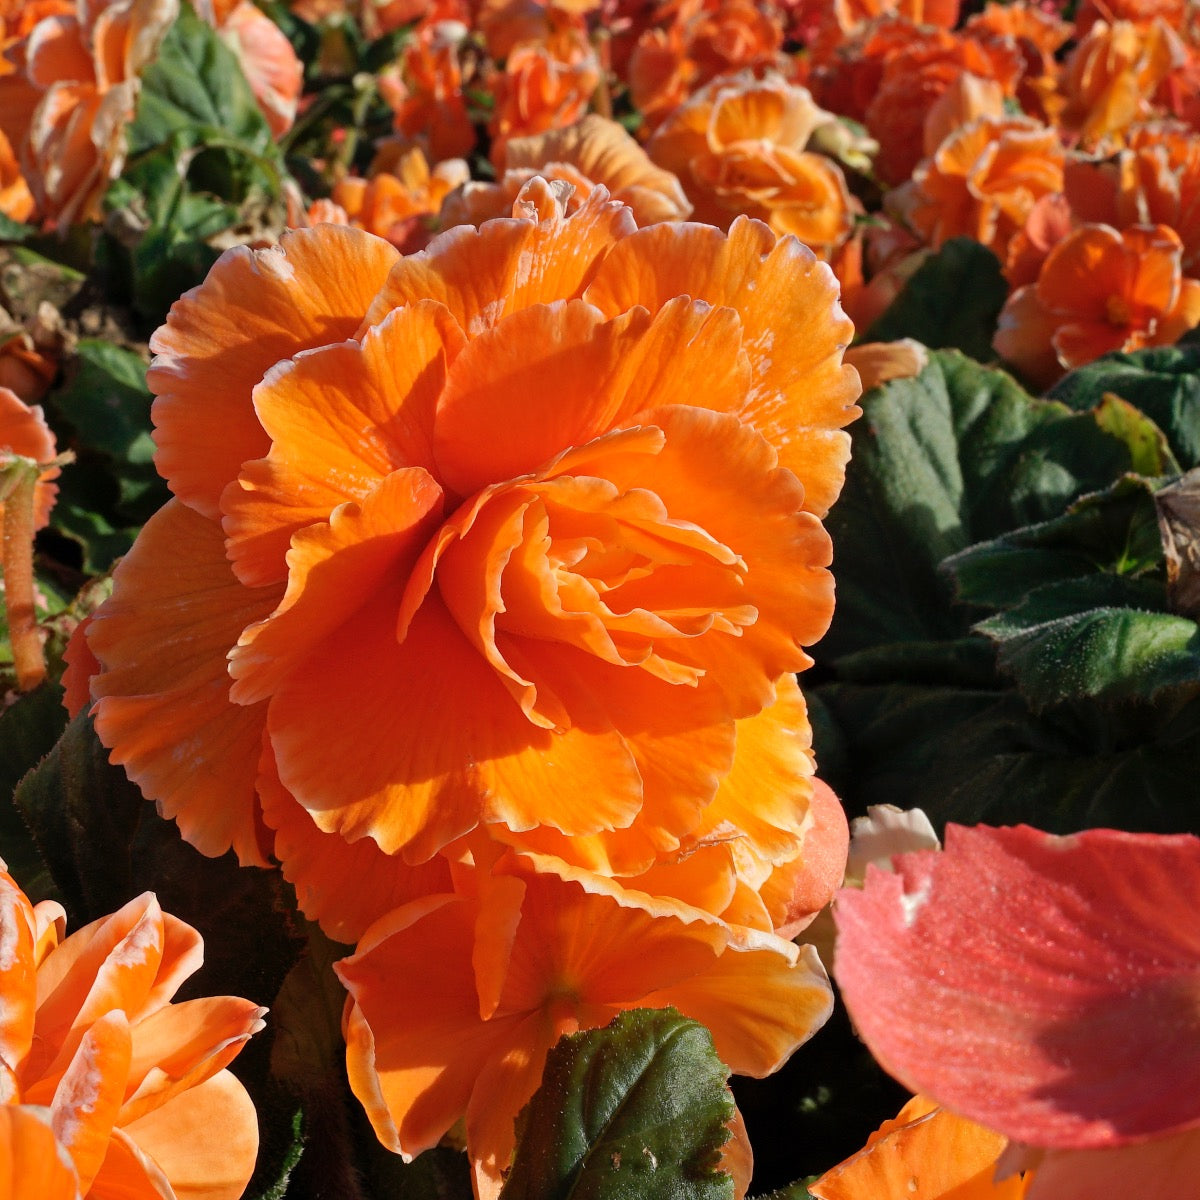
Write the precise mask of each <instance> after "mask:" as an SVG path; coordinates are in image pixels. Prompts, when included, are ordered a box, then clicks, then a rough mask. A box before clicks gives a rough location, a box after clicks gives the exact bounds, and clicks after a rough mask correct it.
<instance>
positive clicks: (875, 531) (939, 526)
mask: <svg viewBox="0 0 1200 1200" xmlns="http://www.w3.org/2000/svg"><path fill="white" fill-rule="evenodd" d="M862 406H863V417H862V419H861V420H860V421H858V422H857V423H856V424H855V425H854V426H853V427H852V437H853V442H854V450H853V457H852V459H851V463H850V468H849V471H848V473H847V478H846V487H845V489H844V490H843V493H842V497H841V499H840V500H839V502H838V504H837V505H836V506H835V507H834V509H833V511H832V512H831V513H830V516H829V520H828V526H829V530H830V533H831V535H832V537H833V543H834V554H835V560H834V571H835V574H836V577H837V583H838V605H837V610H836V612H835V615H834V622H833V627H832V629H831V630H830V632H829V634H828V635H827V637H826V638H825V640H824V641H823V642H822V643H821V644H820V646H819V647H818V651H817V654H818V657H819V659H820V660H821V661H823V662H829V661H836V660H838V659H839V658H840V657H842V656H844V655H847V654H851V653H854V652H856V651H860V650H867V649H874V648H877V647H878V646H880V645H881V644H886V643H891V642H924V641H941V640H945V639H954V638H959V637H963V636H965V635H966V634H967V632H968V630H969V627H970V624H971V621H972V620H973V619H976V618H977V616H978V615H979V614H974V616H973V615H972V614H970V613H969V612H967V611H966V610H964V609H961V608H954V607H953V606H952V599H953V597H952V589H951V586H950V581H949V579H948V578H947V577H945V576H944V575H942V574H940V573H939V567H940V564H941V562H942V560H943V559H945V558H947V557H949V556H950V555H952V554H955V553H957V552H959V551H962V550H965V549H966V548H967V547H968V546H971V545H972V544H974V543H976V542H980V541H983V540H986V539H990V538H995V537H997V536H999V535H1001V534H1003V533H1007V532H1008V531H1010V530H1011V529H1013V528H1014V527H1017V526H1021V525H1026V524H1029V523H1031V522H1038V521H1044V520H1048V519H1050V518H1052V517H1056V516H1058V515H1060V514H1061V513H1062V511H1063V509H1064V507H1065V506H1066V505H1067V504H1069V503H1070V502H1071V501H1073V500H1075V499H1076V498H1077V497H1078V496H1080V495H1081V494H1083V493H1085V492H1089V491H1093V490H1096V489H1099V488H1101V487H1104V486H1106V485H1108V484H1109V483H1110V482H1111V481H1112V480H1113V478H1114V477H1115V476H1117V475H1119V474H1121V473H1122V472H1124V471H1127V470H1128V469H1129V467H1130V465H1131V456H1130V451H1129V448H1128V446H1127V445H1126V444H1125V443H1124V442H1123V441H1122V440H1120V439H1119V438H1116V437H1113V436H1112V435H1111V434H1108V433H1106V432H1104V431H1103V430H1102V429H1101V428H1100V427H1099V425H1098V424H1097V423H1096V421H1095V420H1094V418H1093V417H1092V416H1091V414H1076V413H1072V412H1071V411H1070V410H1069V409H1068V408H1066V406H1065V405H1062V404H1057V403H1054V402H1051V401H1045V400H1035V399H1033V398H1032V397H1030V396H1029V395H1027V394H1026V393H1025V392H1024V391H1023V390H1022V389H1021V387H1020V386H1019V385H1018V384H1017V383H1016V382H1015V381H1014V380H1013V379H1012V378H1011V377H1010V376H1008V375H1006V374H1004V373H1003V372H1001V371H996V370H991V369H988V368H985V367H981V366H979V365H978V364H977V363H973V362H971V361H970V360H969V359H967V358H964V357H963V356H962V355H960V354H957V353H954V352H939V353H935V354H933V355H931V356H930V362H929V365H928V366H927V367H926V368H925V370H924V371H922V372H921V374H920V375H918V376H916V377H915V378H912V379H899V380H893V381H892V382H890V383H886V384H884V385H883V386H881V387H879V388H876V389H874V390H873V391H871V392H870V393H868V394H867V395H866V396H865V397H864V398H863V401H862Z"/></svg>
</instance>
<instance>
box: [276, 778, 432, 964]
mask: <svg viewBox="0 0 1200 1200" xmlns="http://www.w3.org/2000/svg"><path fill="white" fill-rule="evenodd" d="M266 757H267V759H268V762H267V763H264V766H263V771H262V774H261V775H260V777H259V791H260V793H261V795H262V806H263V818H264V819H265V820H266V822H267V824H268V825H269V826H270V827H271V828H272V829H274V830H275V855H276V857H277V858H278V859H279V861H280V863H281V865H282V869H283V877H284V878H285V879H286V880H287V881H288V882H289V883H290V884H291V885H292V886H293V887H294V888H295V889H296V902H297V904H299V906H300V909H301V911H302V912H303V913H304V915H305V916H307V917H308V918H310V919H311V920H313V921H316V922H318V923H319V924H320V926H321V928H322V929H323V930H324V931H325V933H326V934H327V935H328V936H329V937H331V938H333V940H334V941H336V942H355V941H357V940H358V939H359V938H360V937H361V936H362V935H363V933H364V931H365V930H366V929H367V927H368V926H369V925H370V924H371V923H372V922H373V921H376V920H378V919H379V918H380V917H382V916H383V915H384V914H385V913H389V912H391V911H392V910H393V909H396V908H399V907H401V906H402V905H404V904H407V903H408V902H409V901H410V900H415V899H417V898H419V897H421V896H427V895H431V894H436V893H438V892H449V891H450V890H451V882H450V868H449V866H448V865H447V863H446V860H445V859H444V858H443V857H442V856H441V855H435V856H434V857H433V858H431V859H430V860H429V861H428V862H427V863H422V864H421V865H420V866H416V867H410V866H409V865H408V864H407V863H406V862H405V861H404V860H403V859H401V858H397V857H395V856H393V855H389V854H385V853H384V852H383V851H382V850H381V849H380V848H379V846H378V844H377V843H376V842H375V841H374V840H373V839H372V838H369V837H363V838H359V839H358V841H356V842H347V841H346V840H345V839H344V838H342V837H340V836H339V835H338V834H336V833H325V832H324V831H323V830H321V829H320V828H318V826H317V825H316V823H315V822H314V821H313V819H312V817H311V816H310V815H309V814H308V813H307V812H305V810H304V809H303V808H301V806H300V805H299V804H298V803H297V802H296V800H295V798H294V797H293V796H292V795H291V794H290V793H289V792H288V791H287V789H286V788H285V787H284V786H283V785H282V784H281V783H280V782H279V776H278V772H277V771H276V769H275V761H274V758H273V757H271V756H270V755H267V756H266Z"/></svg>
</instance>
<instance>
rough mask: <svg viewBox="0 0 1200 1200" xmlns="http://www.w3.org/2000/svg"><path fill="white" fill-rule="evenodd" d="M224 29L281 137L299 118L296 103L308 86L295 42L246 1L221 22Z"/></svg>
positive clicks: (269, 118) (263, 112) (259, 104)
mask: <svg viewBox="0 0 1200 1200" xmlns="http://www.w3.org/2000/svg"><path fill="white" fill-rule="evenodd" d="M220 32H221V33H222V34H223V35H224V36H225V37H227V38H229V39H231V40H232V41H233V43H234V46H235V49H236V52H237V56H238V62H239V63H240V64H241V67H242V70H243V71H244V72H245V75H246V80H247V82H248V83H249V84H250V88H251V90H252V91H253V92H254V99H255V100H257V101H258V107H259V109H260V111H261V112H262V114H263V116H264V117H266V119H267V124H268V126H270V129H271V133H272V134H273V135H274V136H275V137H279V136H281V135H282V134H284V133H286V132H287V131H288V130H289V129H290V128H291V126H292V122H293V121H294V120H295V119H296V105H297V102H298V101H299V98H300V92H301V90H302V88H303V86H304V64H303V63H301V62H300V60H299V59H298V58H297V57H296V52H295V50H293V49H292V43H291V42H290V41H288V39H287V36H286V35H285V34H284V32H283V30H282V29H280V28H279V26H278V25H276V24H275V22H274V21H272V20H271V18H270V17H268V16H267V15H266V13H264V12H262V11H261V10H259V9H257V8H255V7H254V5H253V4H250V3H246V2H243V3H241V4H238V5H236V6H235V7H234V9H233V11H232V12H231V13H230V14H229V16H228V17H226V18H225V20H224V21H223V22H222V23H221V29H220Z"/></svg>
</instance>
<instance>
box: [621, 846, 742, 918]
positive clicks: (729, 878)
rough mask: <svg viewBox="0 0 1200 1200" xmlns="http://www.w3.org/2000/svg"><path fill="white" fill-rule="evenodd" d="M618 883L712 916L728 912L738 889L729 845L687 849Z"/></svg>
mask: <svg viewBox="0 0 1200 1200" xmlns="http://www.w3.org/2000/svg"><path fill="white" fill-rule="evenodd" d="M621 883H622V884H624V885H625V887H626V888H627V889H628V890H629V891H632V892H645V893H646V894H647V895H650V896H669V897H671V898H673V899H676V900H679V901H680V902H681V903H683V904H687V905H690V906H691V907H692V908H699V909H702V910H703V911H704V912H708V913H713V914H714V915H717V914H723V913H724V912H725V911H726V909H728V907H729V905H730V903H731V902H732V901H733V898H734V893H735V890H736V886H737V880H736V875H735V873H734V867H733V859H732V857H731V854H730V849H729V844H728V843H727V842H724V841H711V842H704V843H700V844H698V845H696V846H695V847H689V849H687V850H685V851H681V852H680V853H679V855H678V856H677V857H676V858H674V859H670V858H663V859H661V860H660V861H659V862H657V863H656V864H655V865H654V866H653V867H651V868H650V870H648V871H646V872H644V873H643V874H641V875H635V876H633V877H632V878H629V879H622V880H621Z"/></svg>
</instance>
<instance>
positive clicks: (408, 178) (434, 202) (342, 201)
mask: <svg viewBox="0 0 1200 1200" xmlns="http://www.w3.org/2000/svg"><path fill="white" fill-rule="evenodd" d="M469 177H470V169H469V168H468V166H467V164H466V163H465V162H464V161H463V160H462V159H461V158H452V159H449V160H448V161H446V162H440V163H438V164H437V166H436V167H434V168H433V170H432V171H431V170H430V169H429V164H428V162H426V161H425V155H424V154H422V153H421V150H420V148H419V147H415V146H414V147H413V148H412V149H410V150H407V151H405V152H403V153H402V154H401V155H400V157H399V160H398V161H397V162H396V165H395V173H394V174H393V173H392V172H391V171H376V172H375V173H373V174H372V176H371V178H370V179H363V178H362V177H361V176H354V175H351V176H347V177H346V178H344V179H342V180H340V181H339V182H338V183H336V184H334V188H333V194H332V195H331V196H330V199H329V201H317V203H316V204H314V205H313V206H312V207H311V208H310V209H309V213H308V219H309V221H310V223H315V222H317V221H334V222H336V223H339V224H343V225H353V226H354V228H356V229H365V230H367V232H368V233H374V234H377V235H378V236H379V237H383V238H387V240H388V241H389V242H391V243H392V245H393V246H395V247H397V249H399V250H402V251H405V252H410V251H414V250H420V249H422V248H423V247H424V245H425V244H426V242H428V241H429V239H430V237H432V235H433V232H434V227H435V226H436V224H437V213H438V210H439V209H440V208H441V205H442V201H443V200H444V199H445V198H446V196H448V195H449V194H450V192H451V191H453V190H454V189H455V188H456V187H460V186H461V185H462V184H464V183H465V182H466V181H467V179H468V178H469Z"/></svg>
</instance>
